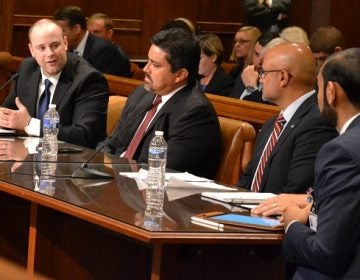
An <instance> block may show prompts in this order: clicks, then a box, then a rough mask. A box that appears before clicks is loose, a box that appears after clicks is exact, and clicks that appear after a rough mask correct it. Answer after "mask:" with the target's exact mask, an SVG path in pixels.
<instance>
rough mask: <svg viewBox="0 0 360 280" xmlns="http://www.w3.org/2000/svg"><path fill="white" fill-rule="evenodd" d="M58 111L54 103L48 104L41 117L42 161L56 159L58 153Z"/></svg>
mask: <svg viewBox="0 0 360 280" xmlns="http://www.w3.org/2000/svg"><path fill="white" fill-rule="evenodd" d="M59 122H60V117H59V113H58V112H57V111H56V105H55V104H50V105H49V110H47V112H46V113H45V115H44V119H43V143H42V158H41V160H42V161H56V159H57V153H58V140H57V135H58V133H59Z"/></svg>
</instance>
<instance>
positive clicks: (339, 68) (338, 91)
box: [283, 48, 360, 279]
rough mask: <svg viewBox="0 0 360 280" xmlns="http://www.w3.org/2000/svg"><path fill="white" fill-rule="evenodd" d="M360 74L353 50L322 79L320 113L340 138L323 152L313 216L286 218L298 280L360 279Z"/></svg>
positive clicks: (288, 250) (288, 255)
mask: <svg viewBox="0 0 360 280" xmlns="http://www.w3.org/2000/svg"><path fill="white" fill-rule="evenodd" d="M359 72H360V49H359V48H353V49H348V50H345V51H342V52H338V53H336V54H334V55H332V56H331V57H329V58H328V59H327V60H326V62H325V64H324V66H323V67H322V68H321V69H320V73H319V75H318V86H319V93H318V101H319V107H320V110H321V112H322V114H323V116H324V117H325V118H326V119H327V120H328V121H329V123H331V124H332V125H333V126H334V127H336V129H337V131H338V132H339V134H340V136H339V137H337V138H335V139H333V140H332V141H330V142H329V143H327V144H324V146H323V147H322V148H321V149H320V151H319V153H318V157H317V159H316V162H315V183H314V200H315V202H314V205H313V209H312V210H311V213H309V209H310V205H309V206H307V207H299V206H297V205H295V204H293V205H288V206H287V207H286V208H285V211H284V213H283V221H284V226H285V231H286V234H285V238H284V241H283V252H284V256H285V259H286V260H287V261H288V262H290V263H293V264H295V265H296V266H297V268H296V271H295V274H294V277H293V279H360V226H359V224H360V211H359V208H360V199H359V197H360V172H359V170H360V150H359V144H360V117H359V116H360V95H359V92H360V78H359V74H358V73H359ZM315 203H316V204H315ZM308 221H309V226H308V225H307V223H308Z"/></svg>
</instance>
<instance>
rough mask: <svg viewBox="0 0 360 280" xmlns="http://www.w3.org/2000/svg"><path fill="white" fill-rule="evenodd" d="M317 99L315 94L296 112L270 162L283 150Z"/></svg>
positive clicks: (278, 142) (279, 140) (281, 136)
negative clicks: (287, 140) (283, 146)
mask: <svg viewBox="0 0 360 280" xmlns="http://www.w3.org/2000/svg"><path fill="white" fill-rule="evenodd" d="M315 98H316V94H313V95H312V96H310V97H309V98H308V99H306V100H305V101H304V102H303V103H302V104H301V105H300V107H299V108H298V109H297V110H296V112H295V114H294V115H293V116H292V118H291V119H290V121H289V123H288V124H287V125H286V127H285V129H284V131H283V132H282V134H281V135H280V137H279V139H278V141H277V143H276V145H275V147H274V149H273V151H272V153H271V155H270V158H269V160H270V159H271V158H272V157H273V156H274V155H276V154H277V152H278V151H279V150H280V149H281V147H282V145H283V144H284V143H285V141H286V139H287V138H288V137H289V135H291V133H293V131H294V128H296V126H297V125H298V124H299V123H300V122H301V119H302V118H303V116H304V115H306V114H307V112H308V111H309V110H310V109H311V106H312V105H313V104H314V102H315Z"/></svg>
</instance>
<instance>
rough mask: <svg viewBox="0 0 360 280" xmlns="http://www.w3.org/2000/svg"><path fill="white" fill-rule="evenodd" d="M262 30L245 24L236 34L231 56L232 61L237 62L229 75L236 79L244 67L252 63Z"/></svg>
mask: <svg viewBox="0 0 360 280" xmlns="http://www.w3.org/2000/svg"><path fill="white" fill-rule="evenodd" d="M260 35H261V32H260V30H259V29H258V28H257V27H254V26H243V27H241V28H240V29H239V30H238V31H237V32H236V34H235V38H234V46H233V51H232V54H231V56H230V61H231V62H236V63H237V65H235V66H234V67H233V68H232V69H231V71H230V73H229V75H230V76H231V77H232V78H233V79H234V80H236V79H237V78H238V77H239V76H240V74H241V72H242V71H243V70H244V68H245V67H246V66H248V65H250V64H251V63H252V57H253V52H254V47H255V43H256V40H257V39H258V38H259V37H260Z"/></svg>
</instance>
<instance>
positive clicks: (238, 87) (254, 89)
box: [231, 32, 279, 104]
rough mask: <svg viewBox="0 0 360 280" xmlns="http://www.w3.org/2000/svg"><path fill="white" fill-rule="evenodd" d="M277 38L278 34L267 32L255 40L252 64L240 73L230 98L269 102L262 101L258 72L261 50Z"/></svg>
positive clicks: (260, 62)
mask: <svg viewBox="0 0 360 280" xmlns="http://www.w3.org/2000/svg"><path fill="white" fill-rule="evenodd" d="M278 37H279V34H278V33H275V32H267V33H264V34H262V35H261V36H260V37H259V38H258V39H257V41H256V43H255V47H254V52H253V56H252V64H251V65H248V66H246V67H245V69H244V70H243V71H242V73H241V79H238V81H237V82H236V84H235V86H234V88H233V90H232V92H231V97H234V98H240V99H242V100H248V101H254V102H259V103H267V104H269V102H267V101H264V100H263V99H262V91H261V84H260V83H259V73H258V71H259V70H260V69H261V64H262V50H263V49H264V47H265V46H266V45H267V44H268V43H269V42H270V41H271V40H273V39H275V38H278Z"/></svg>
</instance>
